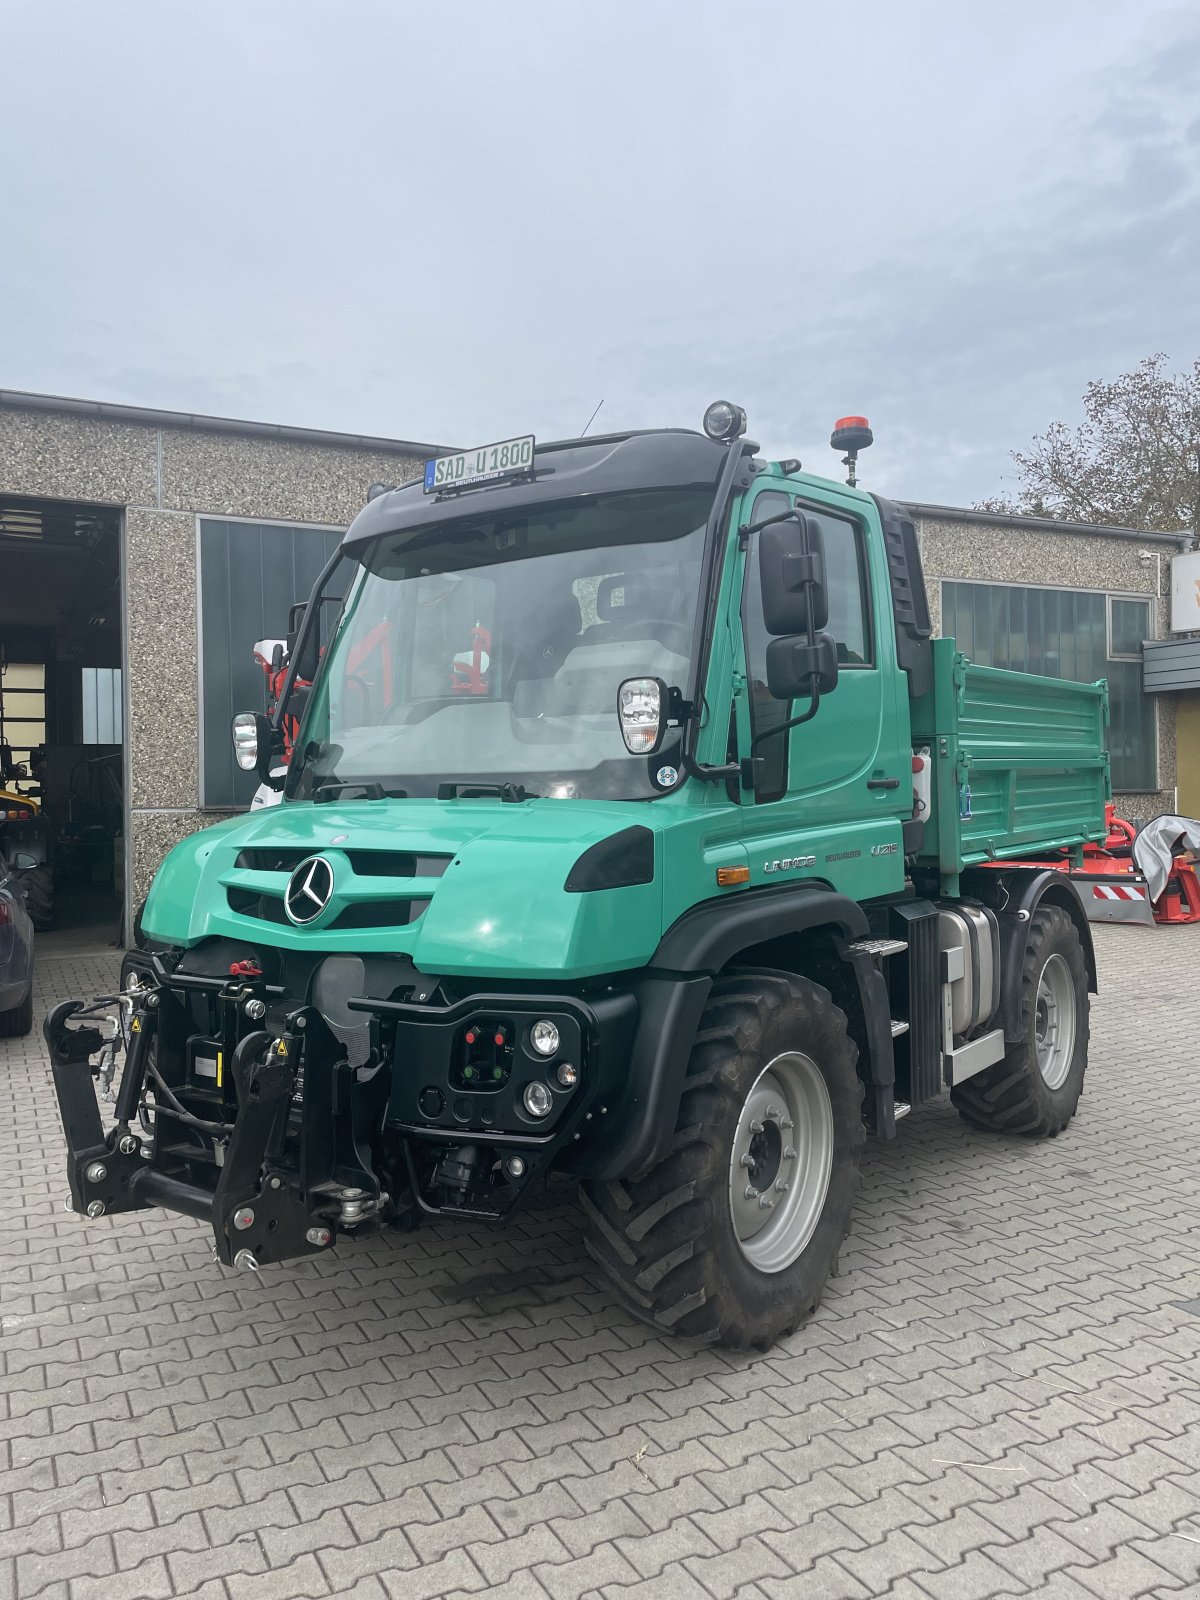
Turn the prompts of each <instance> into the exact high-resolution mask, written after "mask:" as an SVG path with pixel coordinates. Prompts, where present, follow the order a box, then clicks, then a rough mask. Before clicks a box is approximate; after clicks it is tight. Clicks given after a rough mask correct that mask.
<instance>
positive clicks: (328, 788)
mask: <svg viewBox="0 0 1200 1600" xmlns="http://www.w3.org/2000/svg"><path fill="white" fill-rule="evenodd" d="M347 789H357V790H359V791H360V797H361V798H362V799H363V800H383V799H386V798H387V796H388V795H391V797H392V798H393V799H396V800H407V799H408V793H407V791H406V790H404V789H386V790H385V789H384V787H383V785H382V784H381V783H376V782H375V781H374V779H365V778H347V779H345V780H343V779H341V778H324V779H320V778H319V779H318V780H317V782H316V783H314V784H313V791H312V797H313V805H320V804H321V802H322V800H332V799H333V797H334V795H335V794H344V793H345V792H346V790H347Z"/></svg>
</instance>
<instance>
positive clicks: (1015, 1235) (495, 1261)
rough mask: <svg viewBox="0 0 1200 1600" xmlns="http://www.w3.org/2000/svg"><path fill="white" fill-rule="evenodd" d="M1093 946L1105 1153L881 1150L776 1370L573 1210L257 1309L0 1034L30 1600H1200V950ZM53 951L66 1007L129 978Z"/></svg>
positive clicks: (377, 1266) (7, 1379) (6, 1492)
mask: <svg viewBox="0 0 1200 1600" xmlns="http://www.w3.org/2000/svg"><path fill="white" fill-rule="evenodd" d="M1099 935H1100V936H1099V939H1098V944H1099V950H1100V958H1101V965H1102V981H1104V982H1105V983H1106V989H1105V992H1104V994H1103V996H1102V998H1101V1000H1100V1002H1099V1003H1098V1005H1097V1007H1096V1009H1095V1012H1094V1046H1093V1053H1092V1068H1091V1074H1090V1076H1089V1079H1088V1092H1087V1094H1086V1096H1085V1099H1084V1103H1083V1109H1082V1113H1081V1115H1080V1117H1079V1118H1078V1119H1077V1121H1076V1122H1075V1123H1074V1125H1073V1126H1072V1127H1071V1129H1070V1130H1069V1131H1068V1132H1067V1133H1066V1134H1065V1135H1063V1136H1062V1137H1061V1138H1060V1139H1058V1140H1056V1141H1054V1142H1051V1143H1047V1144H1027V1143H1022V1142H1020V1141H1013V1140H1006V1139H1001V1138H995V1137H986V1136H983V1135H980V1134H976V1133H972V1132H970V1131H969V1130H967V1129H966V1128H965V1127H964V1126H962V1125H961V1124H960V1123H959V1121H958V1119H957V1117H956V1116H955V1115H954V1113H953V1111H952V1110H951V1109H950V1108H949V1106H948V1105H939V1106H936V1107H934V1108H932V1109H929V1110H927V1111H924V1112H923V1113H921V1114H918V1115H914V1116H913V1117H911V1118H910V1119H908V1121H906V1122H905V1123H903V1124H901V1128H900V1136H899V1138H898V1139H897V1141H896V1143H895V1144H894V1145H892V1146H883V1147H880V1146H873V1147H870V1148H869V1150H868V1156H867V1162H866V1175H865V1184H864V1192H863V1197H862V1202H861V1205H860V1208H859V1213H858V1218H857V1222H856V1227H855V1232H854V1234H853V1236H852V1239H851V1242H850V1244H849V1245H848V1247H847V1249H846V1252H845V1254H844V1256H843V1262H842V1267H843V1271H842V1276H841V1277H840V1278H838V1279H837V1281H836V1282H834V1283H833V1284H832V1285H831V1287H830V1292H829V1294H828V1295H827V1297H826V1301H825V1304H824V1306H823V1307H822V1309H821V1311H820V1312H819V1314H818V1315H817V1317H816V1318H815V1319H814V1320H813V1321H812V1322H811V1323H810V1324H809V1326H808V1327H807V1328H805V1329H804V1330H802V1331H801V1332H800V1333H798V1334H796V1335H795V1336H794V1337H793V1338H791V1339H788V1340H787V1341H786V1342H785V1343H783V1344H782V1345H781V1346H779V1347H778V1348H777V1349H775V1350H774V1351H773V1352H771V1353H770V1354H769V1355H751V1356H743V1355H738V1354H729V1353H722V1352H719V1351H713V1350H711V1349H705V1350H700V1351H697V1350H695V1349H689V1348H687V1347H685V1346H682V1345H678V1344H672V1343H669V1342H667V1341H666V1340H664V1339H661V1338H658V1337H657V1336H655V1335H654V1334H652V1333H650V1332H648V1331H647V1330H646V1329H644V1328H642V1327H640V1326H638V1325H636V1324H635V1323H632V1322H630V1321H628V1320H627V1319H626V1318H625V1316H624V1315H623V1314H622V1313H621V1312H619V1311H617V1310H616V1309H614V1306H613V1304H612V1302H611V1300H610V1298H609V1296H608V1294H607V1292H606V1290H605V1289H604V1287H603V1285H602V1284H601V1283H600V1282H598V1280H597V1278H596V1276H595V1275H594V1273H593V1272H592V1270H591V1267H590V1266H589V1264H588V1261H587V1259H586V1257H585V1256H584V1253H583V1251H582V1249H581V1247H580V1244H579V1229H578V1223H577V1218H576V1213H575V1211H574V1208H573V1205H572V1204H571V1203H569V1202H567V1201H565V1200H564V1201H560V1202H558V1203H556V1204H554V1205H550V1206H547V1207H545V1208H544V1209H542V1210H540V1211H538V1212H536V1213H533V1214H530V1215H528V1216H527V1217H525V1218H524V1219H523V1220H522V1221H521V1223H520V1224H519V1225H518V1226H517V1227H515V1228H514V1229H513V1230H511V1231H509V1232H507V1233H503V1234H492V1233H485V1232H475V1231H472V1230H470V1229H467V1228H461V1227H448V1226H447V1227H438V1228H434V1229H430V1230H429V1231H427V1232H421V1233H418V1234H415V1235H400V1234H394V1235H388V1236H387V1237H383V1238H378V1239H375V1240H372V1241H370V1242H369V1243H365V1244H363V1245H361V1246H359V1247H358V1248H353V1247H344V1248H343V1249H341V1250H340V1251H339V1252H338V1254H337V1255H336V1257H334V1256H330V1257H326V1258H324V1259H322V1260H320V1261H319V1262H311V1263H306V1264H304V1265H302V1266H299V1267H293V1268H282V1267H276V1268H270V1269H267V1270H266V1271H264V1273H263V1276H262V1279H261V1281H255V1280H254V1279H253V1278H249V1279H247V1278H245V1277H242V1276H241V1275H237V1276H235V1275H233V1274H231V1273H226V1272H225V1271H223V1270H222V1269H221V1268H220V1267H217V1266H215V1265H213V1264H212V1262H211V1261H210V1258H209V1251H208V1244H207V1242H206V1238H205V1230H204V1228H203V1227H201V1226H200V1225H199V1224H197V1223H194V1222H190V1221H187V1220H185V1219H172V1218H169V1217H168V1218H164V1217H162V1216H161V1215H158V1214H155V1213H152V1212H147V1213H144V1214H139V1215H133V1216H124V1217H119V1218H115V1219H112V1220H106V1221H101V1222H97V1223H90V1224H89V1223H85V1222H84V1221H82V1220H81V1219H79V1218H76V1217H73V1216H68V1215H66V1214H64V1212H63V1210H62V1204H61V1201H62V1195H63V1191H64V1188H65V1184H64V1180H63V1176H62V1152H61V1148H60V1138H59V1131H58V1127H57V1120H56V1112H55V1108H54V1104H53V1096H52V1091H51V1088H50V1084H49V1081H48V1076H47V1070H46V1065H45V1061H44V1058H43V1055H42V1051H41V1047H40V1042H39V1041H38V1040H36V1039H34V1038H31V1039H29V1040H25V1041H9V1042H5V1043H3V1044H0V1096H2V1097H3V1100H4V1101H5V1102H6V1109H5V1113H4V1126H5V1127H6V1128H8V1129H9V1130H11V1131H10V1133H9V1136H8V1138H7V1139H6V1142H5V1146H4V1154H3V1156H2V1157H0V1230H2V1231H0V1596H3V1597H5V1600H7V1597H10V1596H13V1595H15V1596H17V1597H18V1600H33V1597H34V1596H45V1597H47V1600H50V1597H54V1600H62V1597H69V1600H93V1597H95V1600H125V1597H129V1600H151V1597H153V1596H160V1595H164V1596H165V1595H177V1596H184V1595H193V1594H196V1595H202V1596H204V1597H205V1600H242V1597H249V1600H270V1597H272V1596H283V1597H299V1596H321V1595H327V1594H330V1593H336V1594H347V1595H355V1596H360V1597H362V1600H368V1597H372V1600H377V1597H382V1596H385V1595H394V1596H398V1597H403V1600H421V1597H422V1596H445V1595H451V1594H454V1595H457V1594H460V1593H462V1594H478V1593H481V1592H486V1593H487V1594H488V1595H489V1596H521V1597H525V1596H532V1597H534V1600H540V1597H541V1596H543V1595H547V1596H551V1597H554V1600H568V1597H574V1596H583V1595H592V1594H595V1593H600V1594H603V1595H605V1596H609V1597H612V1596H632V1595H635V1594H642V1593H645V1594H647V1595H653V1596H655V1597H666V1600H676V1597H678V1600H687V1597H689V1596H692V1595H695V1596H700V1597H705V1596H706V1597H712V1600H724V1597H727V1596H734V1595H738V1596H753V1597H761V1596H768V1597H771V1600H775V1597H783V1596H790V1595H798V1596H804V1597H806V1600H807V1597H811V1596H819V1597H831V1600H852V1597H856V1596H879V1595H884V1594H887V1595H892V1596H895V1597H897V1600H921V1597H932V1600H974V1597H983V1596H999V1595H1033V1594H1037V1595H1045V1596H1049V1597H1052V1600H1097V1597H1098V1600H1132V1597H1133V1596H1140V1595H1153V1596H1165V1595H1185V1594H1186V1595H1192V1596H1196V1595H1200V1217H1198V1212H1200V1158H1198V1154H1197V1143H1198V1137H1197V1136H1198V1132H1200V1118H1198V1116H1197V1109H1196V1106H1197V1092H1198V1090H1200V1063H1198V1059H1197V1050H1196V1037H1197V1034H1198V1033H1200V990H1198V987H1197V983H1196V979H1195V974H1196V973H1197V971H1200V961H1198V958H1200V928H1179V929H1166V928H1164V929H1157V930H1154V931H1150V930H1143V929H1135V928H1127V929H1126V928H1103V929H1101V930H1099ZM43 955H44V959H43V960H42V961H41V965H40V970H39V981H40V987H41V994H40V1000H41V1003H42V1006H43V1007H44V1006H45V1004H46V1003H48V1002H49V1000H50V999H51V997H52V996H54V997H57V996H62V995H69V994H74V993H85V992H89V991H91V990H94V989H98V988H100V987H102V986H103V985H104V984H105V983H106V982H109V983H110V982H111V981H112V977H113V975H114V966H115V962H114V960H113V958H112V956H111V955H101V956H98V957H87V956H79V955H66V956H61V957H55V956H54V954H53V946H52V944H51V945H50V946H49V947H47V949H46V950H45V951H44V952H43ZM39 1015H40V1012H39ZM9 1107H10V1108H9ZM14 1133H15V1138H14V1136H13V1135H14Z"/></svg>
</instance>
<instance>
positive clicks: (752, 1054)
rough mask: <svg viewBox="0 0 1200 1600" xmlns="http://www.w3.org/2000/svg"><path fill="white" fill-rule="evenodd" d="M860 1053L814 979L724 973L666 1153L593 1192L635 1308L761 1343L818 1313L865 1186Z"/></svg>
mask: <svg viewBox="0 0 1200 1600" xmlns="http://www.w3.org/2000/svg"><path fill="white" fill-rule="evenodd" d="M856 1062H857V1051H856V1049H855V1046H854V1045H853V1043H852V1042H851V1040H850V1038H849V1036H848V1034H847V1031H846V1018H845V1016H844V1015H843V1013H842V1012H841V1011H839V1010H838V1008H837V1007H836V1006H835V1005H834V1004H833V1001H832V1000H831V999H830V997H829V995H828V993H827V992H826V991H825V990H824V989H821V988H819V987H818V986H817V985H816V984H814V983H811V982H809V980H808V979H806V978H798V977H794V976H792V975H791V974H789V973H782V972H762V971H749V970H747V971H741V972H734V973H728V974H726V975H725V976H723V977H721V978H718V979H717V981H716V982H715V983H714V985H713V989H712V993H711V995H710V996H709V1000H708V1004H707V1006H706V1007H705V1010H704V1014H703V1016H702V1017H701V1020H700V1027H699V1031H698V1032H697V1035H696V1041H695V1044H694V1045H693V1047H692V1052H691V1057H690V1059H689V1061H688V1067H687V1076H686V1080H685V1083H684V1089H683V1094H682V1096H681V1099H680V1104H679V1113H678V1117H677V1119H676V1126H675V1135H674V1139H673V1141H672V1146H671V1149H670V1151H669V1153H668V1154H667V1155H666V1156H665V1157H664V1158H663V1160H662V1161H660V1162H659V1163H658V1165H657V1166H655V1167H653V1168H652V1169H651V1171H650V1172H649V1173H647V1174H646V1175H645V1176H644V1177H642V1178H638V1179H634V1180H630V1181H625V1182H612V1183H593V1184H587V1185H585V1186H584V1190H583V1204H584V1209H585V1212H586V1215H587V1219H588V1233H587V1238H586V1243H587V1248H588V1251H589V1253H590V1254H591V1256H592V1257H593V1259H594V1260H595V1261H596V1262H597V1263H598V1264H599V1265H600V1266H601V1267H602V1268H603V1269H604V1271H605V1273H606V1274H607V1275H608V1277H609V1279H610V1280H611V1281H612V1283H613V1284H614V1286H615V1287H616V1289H617V1292H618V1293H619V1295H620V1296H621V1298H622V1300H623V1301H624V1302H625V1303H626V1305H628V1306H629V1308H630V1309H631V1310H632V1311H633V1312H634V1313H635V1314H636V1315H637V1316H638V1317H640V1318H642V1319H643V1320H644V1321H647V1322H650V1323H652V1324H653V1325H654V1326H655V1327H657V1328H660V1329H662V1330H663V1331H664V1332H667V1333H671V1334H676V1335H682V1336H684V1337H686V1338H691V1339H697V1340H703V1341H706V1342H716V1343H719V1344H723V1345H729V1346H733V1347H735V1348H742V1347H745V1346H751V1345H752V1346H756V1347H758V1348H760V1349H765V1348H767V1346H769V1345H771V1344H773V1343H774V1342H775V1340H776V1339H778V1338H780V1337H781V1336H782V1335H784V1334H788V1333H791V1332H792V1331H793V1330H794V1329H795V1328H796V1327H797V1326H798V1325H799V1324H800V1323H801V1322H803V1321H804V1320H805V1318H806V1317H808V1316H810V1315H811V1314H812V1312H813V1311H815V1309H816V1307H817V1305H818V1303H819V1302H820V1299H821V1294H822V1292H823V1290H824V1288H825V1283H826V1280H827V1279H828V1277H829V1276H830V1274H831V1273H832V1272H833V1271H834V1269H835V1267H836V1265H837V1258H838V1253H839V1251H840V1250H841V1247H842V1242H843V1240H844V1239H845V1237H846V1234H847V1233H848V1232H849V1229H850V1214H851V1210H852V1207H853V1204H854V1195H855V1192H856V1191H857V1188H858V1181H859V1165H860V1162H861V1159H862V1147H863V1144H864V1142H865V1139H866V1130H865V1129H864V1127H863V1123H862V1095H863V1088H862V1084H861V1082H860V1081H859V1077H858V1073H857V1071H856ZM748 1189H754V1190H755V1194H754V1196H751V1197H747V1192H746V1191H747V1190H748ZM762 1200H766V1201H767V1202H768V1204H767V1205H765V1206H761V1207H760V1201H762ZM762 1219H765V1220H762Z"/></svg>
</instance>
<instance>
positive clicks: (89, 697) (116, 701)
mask: <svg viewBox="0 0 1200 1600" xmlns="http://www.w3.org/2000/svg"><path fill="white" fill-rule="evenodd" d="M81 677H82V687H83V740H82V743H84V744H120V743H121V742H122V740H123V737H124V735H123V733H122V731H121V727H122V723H121V669H120V667H83V668H82V669H81Z"/></svg>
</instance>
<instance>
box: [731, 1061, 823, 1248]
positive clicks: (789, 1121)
mask: <svg viewBox="0 0 1200 1600" xmlns="http://www.w3.org/2000/svg"><path fill="white" fill-rule="evenodd" d="M832 1171H833V1107H832V1105H831V1104H830V1100H829V1090H828V1089H827V1088H826V1087H825V1080H824V1078H823V1077H822V1076H821V1073H820V1070H819V1069H818V1067H817V1064H816V1062H815V1061H813V1060H812V1059H811V1058H810V1057H809V1056H806V1055H802V1054H801V1053H800V1052H799V1051H796V1050H789V1051H787V1052H785V1053H784V1054H783V1055H778V1056H776V1057H775V1059H774V1060H773V1061H770V1062H768V1063H767V1065H766V1066H765V1067H764V1068H763V1070H762V1071H761V1072H760V1073H759V1075H758V1077H757V1078H756V1079H755V1080H754V1086H753V1088H752V1089H751V1090H750V1093H749V1094H748V1095H747V1096H746V1103H745V1105H744V1106H743V1107H742V1114H741V1116H740V1117H739V1118H738V1125H737V1128H736V1129H735V1130H734V1135H733V1153H732V1155H731V1156H730V1161H729V1210H730V1212H731V1214H732V1216H733V1228H734V1233H735V1235H736V1236H737V1242H738V1245H739V1246H740V1248H741V1252H742V1254H743V1255H744V1256H745V1257H746V1260H747V1261H749V1262H750V1264H751V1265H752V1266H754V1267H757V1268H758V1270H759V1271H760V1272H782V1271H783V1269H784V1268H785V1267H790V1266H791V1264H792V1262H793V1261H795V1259H796V1257H797V1256H799V1255H800V1254H801V1252H802V1251H803V1250H804V1247H805V1246H806V1245H807V1244H808V1242H809V1240H810V1239H811V1238H812V1236H813V1234H814V1232H815V1231H816V1227H817V1223H818V1222H819V1221H820V1219H821V1212H822V1210H823V1209H824V1205H825V1196H826V1195H827V1194H828V1193H829V1178H830V1174H831V1173H832Z"/></svg>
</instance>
